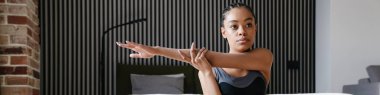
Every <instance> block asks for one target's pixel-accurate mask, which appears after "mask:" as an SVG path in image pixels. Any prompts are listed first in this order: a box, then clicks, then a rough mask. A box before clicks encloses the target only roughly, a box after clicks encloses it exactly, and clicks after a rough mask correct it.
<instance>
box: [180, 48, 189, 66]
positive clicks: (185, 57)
mask: <svg viewBox="0 0 380 95" xmlns="http://www.w3.org/2000/svg"><path fill="white" fill-rule="evenodd" d="M177 51H178V53H179V55H181V57H182V59H183V60H186V61H188V62H190V63H191V59H190V57H189V56H187V55H186V54H184V53H183V52H181V51H180V50H177Z"/></svg>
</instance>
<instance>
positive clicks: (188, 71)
mask: <svg viewBox="0 0 380 95" xmlns="http://www.w3.org/2000/svg"><path fill="white" fill-rule="evenodd" d="M116 68H117V70H116V78H117V79H116V93H117V95H128V94H131V93H132V91H131V89H132V87H131V79H130V74H132V73H133V74H145V75H166V74H178V73H184V74H185V80H184V93H185V94H199V93H202V89H201V86H200V82H199V79H198V71H197V70H196V69H194V68H193V67H191V66H140V65H128V64H120V63H119V64H117V67H116Z"/></svg>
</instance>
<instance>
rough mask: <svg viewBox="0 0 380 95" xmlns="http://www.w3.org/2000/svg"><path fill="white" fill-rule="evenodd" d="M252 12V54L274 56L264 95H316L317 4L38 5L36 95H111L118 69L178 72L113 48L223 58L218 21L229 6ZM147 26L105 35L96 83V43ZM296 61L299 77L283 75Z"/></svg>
mask: <svg viewBox="0 0 380 95" xmlns="http://www.w3.org/2000/svg"><path fill="white" fill-rule="evenodd" d="M234 2H243V3H246V4H248V5H252V7H253V8H254V12H255V13H256V14H257V19H258V34H257V38H256V43H255V45H254V46H253V47H254V48H258V47H261V48H268V49H270V50H271V51H272V52H273V54H274V58H275V59H274V63H273V67H272V79H271V84H270V85H269V90H268V93H298V92H303V93H307V92H315V56H314V55H315V29H314V28H315V25H314V23H315V0H40V18H41V20H40V23H41V33H42V34H41V42H42V44H41V45H42V46H41V48H42V51H41V54H42V59H41V63H42V68H41V72H42V78H41V82H42V84H41V89H42V90H41V93H42V94H45V95H103V94H105V95H112V94H115V92H116V91H115V90H116V88H115V87H116V85H115V82H116V79H115V78H116V76H115V75H116V73H115V71H116V70H115V68H116V67H115V66H116V63H121V64H138V65H173V66H184V65H187V64H186V63H181V62H177V61H174V60H171V59H166V58H163V57H155V58H152V59H131V58H128V54H130V53H131V51H130V50H126V49H121V48H118V47H117V46H116V45H115V43H114V42H115V41H125V40H130V41H135V42H138V43H142V44H146V45H160V46H164V47H171V48H189V47H190V43H191V42H193V41H194V42H196V44H197V46H203V47H206V48H208V49H209V50H213V51H219V52H227V51H228V44H227V42H226V41H225V40H223V39H222V37H221V34H220V33H219V29H220V28H219V26H220V19H221V18H220V14H221V12H222V9H223V8H224V7H225V6H227V5H228V4H230V3H234ZM141 18H147V21H146V22H141V23H136V24H133V25H128V26H123V27H119V28H115V29H113V30H112V31H111V32H110V33H109V34H108V35H106V36H105V37H106V44H105V50H106V51H105V57H106V59H105V61H106V66H105V78H104V80H105V85H104V86H103V88H104V89H102V87H101V86H102V84H101V83H102V82H101V81H102V80H103V79H101V78H100V76H99V74H101V72H100V70H99V66H100V65H99V64H100V63H99V59H100V57H101V56H100V48H101V35H102V32H103V31H104V30H106V29H107V28H110V27H112V26H116V25H119V24H122V23H125V22H128V21H132V20H136V19H141ZM288 61H298V62H299V63H300V64H299V69H289V66H293V65H287V64H288V63H289V62H288Z"/></svg>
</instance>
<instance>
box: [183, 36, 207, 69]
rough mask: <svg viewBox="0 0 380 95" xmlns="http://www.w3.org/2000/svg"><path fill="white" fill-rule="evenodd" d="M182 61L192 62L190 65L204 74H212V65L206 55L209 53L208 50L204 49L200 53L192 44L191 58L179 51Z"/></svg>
mask: <svg viewBox="0 0 380 95" xmlns="http://www.w3.org/2000/svg"><path fill="white" fill-rule="evenodd" d="M178 52H179V53H180V55H181V57H182V59H184V60H187V61H188V62H190V64H191V65H192V66H193V67H194V68H196V69H198V70H199V71H200V72H202V73H208V74H210V73H212V69H211V65H210V63H209V62H208V60H207V58H206V57H205V54H206V53H207V49H205V48H202V49H200V50H199V51H198V53H197V50H196V48H195V44H194V43H192V45H191V48H190V57H188V56H186V54H184V53H183V52H181V51H179V50H178Z"/></svg>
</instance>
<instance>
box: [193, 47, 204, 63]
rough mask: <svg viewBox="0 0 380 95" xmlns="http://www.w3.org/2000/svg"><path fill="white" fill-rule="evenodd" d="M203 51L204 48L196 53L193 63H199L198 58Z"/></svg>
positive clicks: (199, 59)
mask: <svg viewBox="0 0 380 95" xmlns="http://www.w3.org/2000/svg"><path fill="white" fill-rule="evenodd" d="M204 50H205V48H202V49H200V50H199V51H198V54H197V56H195V62H196V63H199V61H201V57H200V55H201V53H202V52H203V51H204Z"/></svg>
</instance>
